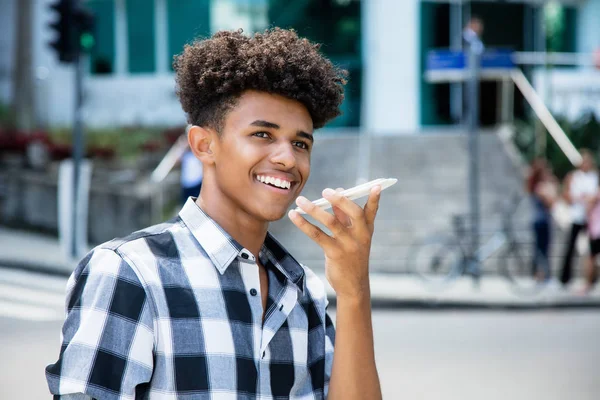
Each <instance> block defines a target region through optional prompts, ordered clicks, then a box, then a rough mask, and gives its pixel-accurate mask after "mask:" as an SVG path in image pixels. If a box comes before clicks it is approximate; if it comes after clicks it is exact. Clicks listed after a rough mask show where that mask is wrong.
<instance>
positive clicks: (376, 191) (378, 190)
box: [373, 185, 381, 194]
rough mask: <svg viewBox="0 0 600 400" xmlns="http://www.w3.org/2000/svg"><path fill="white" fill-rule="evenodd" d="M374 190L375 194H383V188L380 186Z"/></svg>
mask: <svg viewBox="0 0 600 400" xmlns="http://www.w3.org/2000/svg"><path fill="white" fill-rule="evenodd" d="M373 189H375V190H374V191H375V194H379V193H381V186H379V185H378V186H375V187H374V188H373Z"/></svg>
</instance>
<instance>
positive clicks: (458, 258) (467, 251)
mask: <svg viewBox="0 0 600 400" xmlns="http://www.w3.org/2000/svg"><path fill="white" fill-rule="evenodd" d="M522 201H523V198H522V197H521V196H515V197H513V199H512V200H511V201H510V202H509V205H508V207H506V208H505V209H504V210H503V211H502V213H501V222H502V223H501V228H500V229H499V230H497V231H496V232H494V234H493V235H492V236H491V237H490V238H489V239H488V240H486V241H485V242H484V243H483V244H482V245H480V246H479V248H478V249H477V251H476V252H473V251H472V250H471V244H470V235H469V231H468V229H467V222H466V221H467V218H468V215H455V216H453V218H452V228H453V229H452V233H451V234H436V235H432V236H429V237H426V238H424V239H422V240H420V241H418V242H416V243H415V244H414V245H413V246H412V247H411V249H410V250H409V253H408V259H407V262H408V266H407V268H408V270H409V271H412V272H414V273H415V274H416V275H417V276H419V277H420V278H421V279H422V280H423V281H424V282H426V283H427V284H428V285H429V286H430V287H432V288H443V287H444V286H447V285H449V284H450V283H452V282H453V281H454V280H456V279H457V278H459V277H461V276H465V275H467V276H471V277H472V278H473V279H474V280H475V281H476V282H478V280H479V278H480V275H481V274H482V273H484V272H488V271H486V265H487V264H488V262H489V261H490V260H491V259H492V258H493V259H494V260H495V261H498V262H497V267H498V269H499V270H498V272H499V274H500V275H501V276H502V277H504V278H506V280H507V281H508V283H509V284H510V287H511V288H512V289H513V290H514V291H515V292H516V293H518V294H524V295H525V294H534V293H536V292H538V291H539V290H540V289H541V288H542V287H543V285H542V284H540V282H538V281H537V280H535V279H534V277H533V276H532V257H531V256H527V255H528V254H531V250H530V249H526V248H525V247H524V246H523V243H522V242H520V241H519V240H518V239H517V237H516V235H515V231H514V229H513V223H512V221H513V216H514V214H515V213H516V211H517V210H518V208H519V206H520V204H521V202H522ZM473 253H474V254H473ZM477 266H479V267H477Z"/></svg>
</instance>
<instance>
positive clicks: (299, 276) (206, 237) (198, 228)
mask: <svg viewBox="0 0 600 400" xmlns="http://www.w3.org/2000/svg"><path fill="white" fill-rule="evenodd" d="M179 217H180V218H181V220H182V221H183V223H184V224H185V225H186V226H187V227H188V229H189V230H190V232H191V233H192V235H193V236H194V238H195V239H196V240H197V241H198V243H200V246H202V248H203V249H204V251H205V252H206V254H207V255H208V257H209V258H210V260H211V261H212V263H213V264H214V265H215V267H216V268H217V270H218V271H219V273H221V274H224V273H225V271H226V270H227V268H228V267H229V266H230V265H231V263H232V262H233V260H235V259H238V260H239V261H240V262H248V261H254V257H253V256H252V254H251V253H250V251H248V250H247V249H245V248H244V247H242V245H240V244H239V243H238V242H237V241H235V240H234V239H233V238H232V237H231V236H230V235H229V234H228V233H227V232H225V230H224V229H223V228H221V226H219V224H217V223H216V222H215V221H214V220H213V219H212V218H211V217H209V216H208V215H207V214H206V213H205V212H204V210H202V209H201V208H200V207H198V205H197V204H196V198H195V197H189V198H188V200H187V201H186V202H185V204H184V206H183V208H182V209H181V211H180V212H179ZM261 256H265V257H267V258H268V259H269V261H271V262H272V263H273V265H274V266H275V267H276V268H277V269H278V270H279V271H281V273H283V274H284V275H285V277H286V278H287V279H288V280H289V281H290V282H292V283H293V284H294V285H296V286H297V287H298V289H299V290H300V291H301V292H304V286H305V285H304V268H302V266H301V265H300V264H299V263H298V261H296V260H295V259H294V257H292V255H291V254H290V253H288V251H287V250H286V249H285V248H284V247H283V246H282V245H281V244H280V243H279V242H278V241H277V240H276V239H275V238H274V237H273V236H272V235H271V234H270V233H268V232H267V237H266V239H265V242H264V243H263V245H262V248H261Z"/></svg>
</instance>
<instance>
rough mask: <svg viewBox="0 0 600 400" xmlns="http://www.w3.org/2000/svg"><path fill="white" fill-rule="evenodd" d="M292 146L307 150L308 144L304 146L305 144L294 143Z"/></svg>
mask: <svg viewBox="0 0 600 400" xmlns="http://www.w3.org/2000/svg"><path fill="white" fill-rule="evenodd" d="M293 145H294V146H296V147H299V148H301V149H304V150H308V144H306V143H305V142H301V141H296V142H294V143H293Z"/></svg>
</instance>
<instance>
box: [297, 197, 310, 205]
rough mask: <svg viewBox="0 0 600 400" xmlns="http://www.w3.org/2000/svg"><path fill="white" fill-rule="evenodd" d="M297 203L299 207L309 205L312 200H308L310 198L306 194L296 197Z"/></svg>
mask: <svg viewBox="0 0 600 400" xmlns="http://www.w3.org/2000/svg"><path fill="white" fill-rule="evenodd" d="M296 204H298V206H299V207H302V206H307V205H308V204H310V201H308V199H307V198H306V197H304V196H299V197H298V198H297V199H296Z"/></svg>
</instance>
